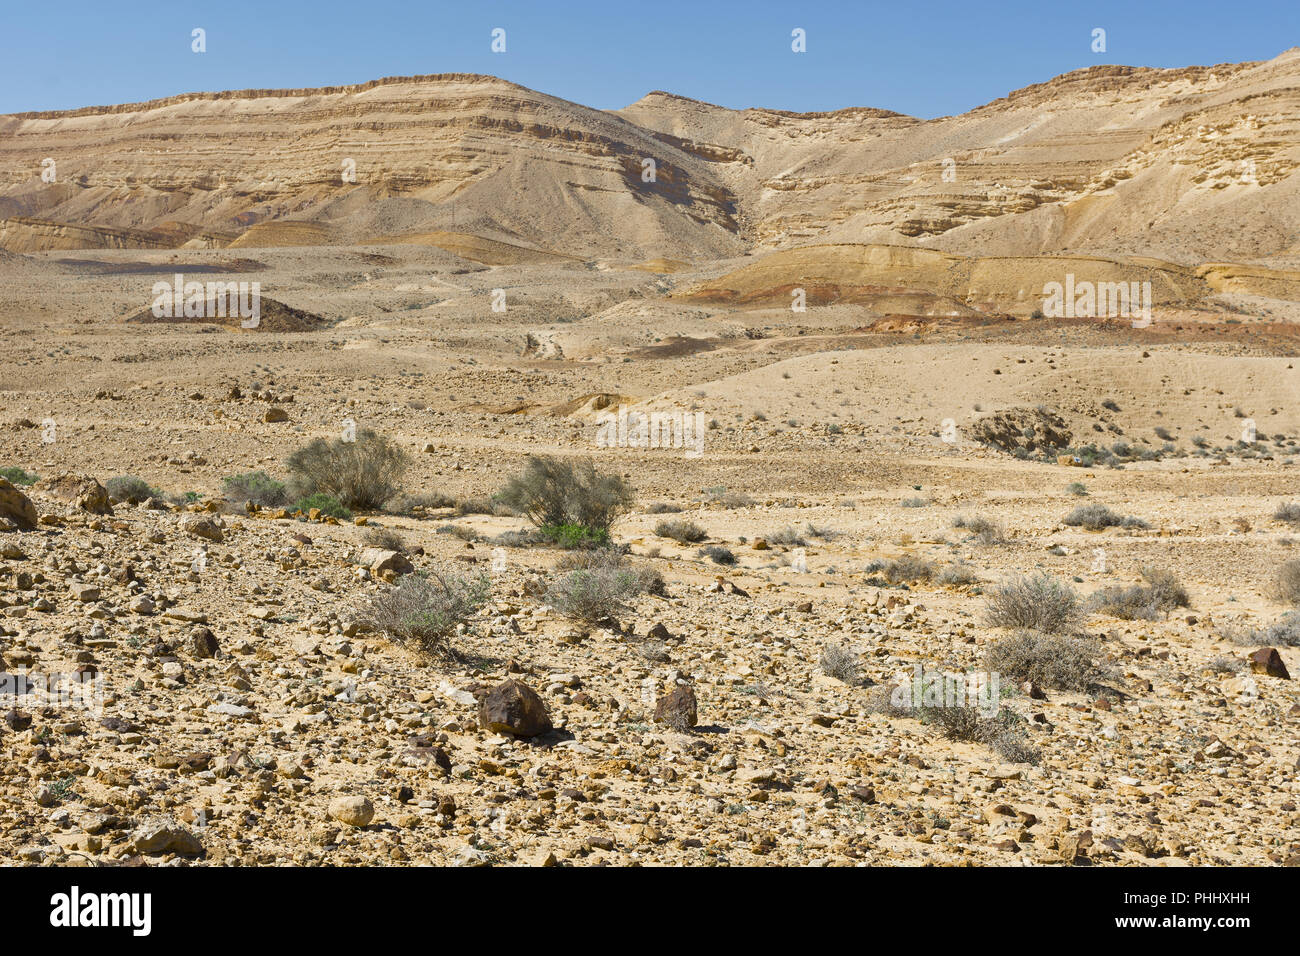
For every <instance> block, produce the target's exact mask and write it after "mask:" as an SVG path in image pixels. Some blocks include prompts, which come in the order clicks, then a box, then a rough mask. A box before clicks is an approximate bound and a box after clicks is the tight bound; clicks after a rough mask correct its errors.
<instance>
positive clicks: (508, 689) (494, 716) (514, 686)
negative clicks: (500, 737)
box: [478, 680, 551, 737]
mask: <svg viewBox="0 0 1300 956" xmlns="http://www.w3.org/2000/svg"><path fill="white" fill-rule="evenodd" d="M478 722H479V723H480V724H481V725H482V726H484V727H486V728H487V729H488V730H491V731H492V732H494V733H498V734H503V733H504V734H514V735H515V736H516V737H536V736H537V735H538V734H544V733H546V732H547V731H549V730H550V729H551V717H550V715H549V714H547V712H546V704H544V703H543V702H542V699H541V698H540V697H538V696H537V692H536V691H534V690H533V689H532V688H531V687H529V686H528V685H527V684H525V683H523V682H522V681H517V680H508V681H506V682H505V683H504V684H499V685H498V686H496V687H494V688H493V689H492V690H490V691H488V694H487V696H486V697H484V698H483V700H482V702H481V703H480V704H479V706H478Z"/></svg>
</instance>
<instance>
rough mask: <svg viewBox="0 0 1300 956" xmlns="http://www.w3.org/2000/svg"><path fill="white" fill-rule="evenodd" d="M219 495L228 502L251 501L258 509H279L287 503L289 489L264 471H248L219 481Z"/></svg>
mask: <svg viewBox="0 0 1300 956" xmlns="http://www.w3.org/2000/svg"><path fill="white" fill-rule="evenodd" d="M221 493H222V494H223V495H224V496H225V497H226V499H227V500H228V501H233V502H234V503H236V504H243V503H244V502H246V501H251V502H252V503H253V504H255V505H257V506H258V507H259V508H280V507H283V506H284V505H287V504H288V503H289V489H288V488H286V487H285V484H284V482H283V481H277V480H276V479H274V478H272V477H271V476H270V475H268V474H267V473H266V472H264V471H248V472H245V473H244V474H242V475H231V476H230V477H228V478H223V479H222V480H221Z"/></svg>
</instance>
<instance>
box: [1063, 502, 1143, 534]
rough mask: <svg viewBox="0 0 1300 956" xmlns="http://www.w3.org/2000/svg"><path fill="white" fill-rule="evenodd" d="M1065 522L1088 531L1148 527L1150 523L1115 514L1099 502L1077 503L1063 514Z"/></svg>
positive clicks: (1130, 516)
mask: <svg viewBox="0 0 1300 956" xmlns="http://www.w3.org/2000/svg"><path fill="white" fill-rule="evenodd" d="M1064 521H1065V523H1066V524H1067V525H1069V526H1070V527H1072V528H1086V529H1087V530H1089V531H1101V530H1103V529H1104V528H1149V527H1150V525H1149V524H1147V523H1146V522H1145V521H1143V520H1142V519H1141V518H1135V517H1133V516H1132V515H1129V516H1127V517H1125V516H1123V515H1119V514H1116V513H1115V512H1114V511H1111V510H1110V509H1109V508H1108V507H1106V506H1105V505H1103V504H1101V503H1100V502H1096V501H1094V502H1091V503H1089V504H1086V505H1079V507H1077V508H1075V509H1074V510H1073V511H1071V512H1070V513H1069V514H1068V515H1066V516H1065V519H1064Z"/></svg>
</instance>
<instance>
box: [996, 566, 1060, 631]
mask: <svg viewBox="0 0 1300 956" xmlns="http://www.w3.org/2000/svg"><path fill="white" fill-rule="evenodd" d="M1080 613H1081V609H1080V606H1079V596H1078V595H1077V594H1076V593H1075V592H1074V589H1073V588H1072V587H1070V586H1069V585H1068V584H1062V583H1060V582H1057V581H1054V580H1053V579H1052V578H1049V577H1048V576H1047V575H1045V574H1037V575H1033V576H1020V577H1015V578H1011V579H1010V580H1008V581H1005V582H1003V583H1002V584H1000V585H998V587H997V588H995V589H994V590H993V592H992V593H991V594H990V595H989V597H988V604H987V607H986V612H985V616H986V619H987V621H988V623H989V624H991V625H992V626H994V627H1025V628H1032V629H1033V630H1036V631H1044V632H1047V633H1055V632H1057V631H1064V630H1066V629H1068V628H1069V627H1071V626H1073V625H1074V624H1075V622H1077V621H1078V619H1079V616H1080Z"/></svg>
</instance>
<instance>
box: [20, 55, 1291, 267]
mask: <svg viewBox="0 0 1300 956" xmlns="http://www.w3.org/2000/svg"><path fill="white" fill-rule="evenodd" d="M1298 107H1300V50H1289V51H1287V52H1285V53H1283V54H1281V55H1279V56H1278V57H1276V58H1274V59H1272V60H1268V61H1263V62H1255V63H1241V64H1221V65H1218V66H1212V67H1188V68H1184V69H1153V68H1135V67H1123V66H1111V65H1107V66H1097V67H1092V68H1089V69H1084V70H1077V71H1074V72H1072V73H1067V74H1064V75H1062V76H1058V77H1056V78H1054V79H1052V80H1049V81H1047V82H1045V83H1039V84H1035V85H1033V86H1029V87H1026V88H1024V89H1021V90H1018V91H1015V92H1013V93H1010V94H1009V95H1008V96H1006V97H1004V98H1002V99H999V100H995V101H993V102H991V103H988V104H986V105H984V106H981V107H978V108H976V109H974V110H971V111H970V112H968V113H965V114H961V115H959V116H949V117H941V118H938V119H933V120H920V119H916V118H913V117H908V116H903V115H901V114H898V113H893V112H890V111H887V110H881V109H873V108H865V107H862V108H850V109H843V110H837V111H833V112H822V113H791V112H787V111H781V110H770V109H745V110H732V109H727V108H724V107H720V106H714V105H711V104H708V103H703V102H700V101H697V100H691V99H687V98H685V97H682V96H677V95H674V94H670V93H664V92H654V93H650V94H648V95H647V96H646V97H644V98H642V99H641V100H639V101H637V102H636V103H633V104H631V105H630V106H627V107H625V108H624V109H621V110H617V111H612V112H611V111H601V110H596V109H591V108H588V107H585V106H582V105H579V104H576V103H571V102H568V101H565V100H562V99H559V98H556V97H553V96H548V95H546V94H542V93H538V92H536V91H533V90H529V89H526V88H524V87H521V86H518V85H516V84H513V83H510V82H507V81H504V80H500V79H497V78H494V77H489V76H479V75H471V74H440V75H433V76H419V77H394V78H388V79H383V80H376V81H373V82H370V83H364V84H358V85H351V86H336V87H325V88H321V89H298V90H242V91H230V92H222V93H196V94H187V95H182V96H174V97H169V98H166V99H161V100H154V101H151V102H148V103H138V104H125V105H118V106H105V107H87V108H83V109H77V110H70V111H63V112H39V113H21V114H13V115H9V116H3V117H0V248H3V249H6V250H9V251H12V252H18V253H31V252H42V251H46V250H67V249H87V248H92V249H93V248H104V249H114V248H116V249H130V248H138V249H166V248H184V247H188V248H224V247H227V246H234V247H266V246H286V245H336V244H337V245H361V244H378V243H385V242H403V243H412V242H414V243H419V244H427V245H433V246H440V247H442V248H447V243H448V242H449V241H452V240H453V239H455V238H456V237H460V239H459V242H460V243H461V244H462V245H464V244H465V243H466V242H471V240H470V239H466V238H465V237H478V238H480V239H486V240H490V241H492V242H494V243H505V244H507V249H508V248H509V247H516V246H517V247H523V248H524V249H527V250H532V254H536V253H539V252H540V253H542V254H543V255H547V254H558V255H563V256H568V257H573V258H575V259H590V258H609V259H614V260H623V261H637V260H644V259H651V258H657V257H666V258H670V259H678V260H686V261H693V262H700V261H702V260H705V261H707V260H711V259H724V258H732V257H735V256H740V255H744V254H747V253H752V252H768V251H772V250H778V249H789V248H792V247H798V246H806V245H813V244H858V243H861V244H876V245H891V246H893V245H898V246H912V247H918V248H930V249H935V250H939V251H942V252H946V253H952V254H957V255H961V256H982V257H1023V256H1042V255H1095V256H1102V257H1114V256H1131V255H1145V256H1150V257H1153V258H1157V259H1160V260H1164V261H1167V262H1170V263H1174V264H1178V265H1180V266H1183V267H1195V266H1198V265H1201V264H1203V263H1213V262H1233V263H1255V264H1260V265H1266V266H1269V267H1273V268H1287V267H1292V266H1294V265H1296V263H1297V242H1298V241H1300V240H1298V239H1297V234H1296V227H1295V223H1296V221H1297V216H1296V213H1297V211H1300V209H1298V207H1300V199H1298V197H1297V182H1298V181H1297V180H1296V178H1295V176H1294V175H1293V174H1294V172H1295V170H1296V168H1297V166H1298V165H1300V120H1297V119H1296V117H1297V115H1300V112H1298V110H1297V108H1298ZM46 159H51V160H53V162H54V170H53V171H54V181H53V182H48V181H43V179H42V171H43V168H44V166H43V161H44V160H46ZM647 160H653V161H654V164H655V167H654V176H653V181H646V180H647V179H648V178H649V177H648V176H646V175H645V169H646V161H647ZM350 163H355V182H351V181H348V178H349V177H348V175H347V172H348V170H347V166H348V165H349V164H350ZM45 165H46V166H48V165H49V164H45ZM47 178H48V174H47ZM448 237H452V238H451V239H449V238H448ZM518 255H520V256H528V255H529V253H525V252H523V251H521V252H520V253H518ZM471 258H472V257H471Z"/></svg>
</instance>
